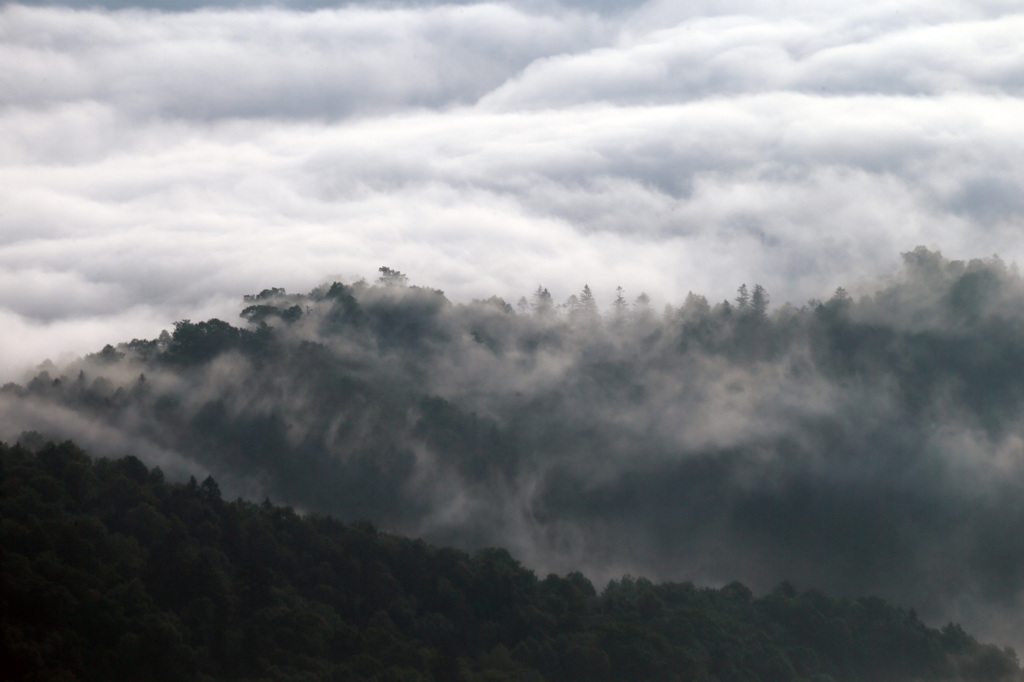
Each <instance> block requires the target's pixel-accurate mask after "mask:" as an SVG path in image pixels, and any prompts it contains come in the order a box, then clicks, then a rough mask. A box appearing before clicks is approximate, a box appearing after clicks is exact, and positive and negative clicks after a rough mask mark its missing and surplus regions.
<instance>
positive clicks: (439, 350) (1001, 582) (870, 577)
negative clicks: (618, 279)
mask: <svg viewBox="0 0 1024 682" xmlns="http://www.w3.org/2000/svg"><path fill="white" fill-rule="evenodd" d="M903 262H904V267H903V270H902V271H901V272H899V273H895V274H894V275H892V276H891V277H889V278H886V279H884V280H881V281H878V282H873V283H870V282H869V283H851V284H850V286H849V288H848V290H847V289H843V288H840V289H838V290H836V291H834V292H829V293H827V294H825V295H823V297H822V299H821V300H814V301H810V302H808V303H806V304H803V305H800V306H796V305H791V304H788V303H782V304H780V303H779V302H778V301H777V300H773V298H772V296H771V293H770V292H768V291H766V290H765V289H764V287H761V286H759V285H758V284H756V283H747V284H743V283H742V282H741V283H740V284H738V285H736V286H735V287H734V288H735V289H736V294H735V296H733V297H731V299H730V300H724V301H719V302H715V301H709V300H707V299H706V298H705V297H704V296H702V295H700V294H698V293H691V294H690V295H689V296H687V297H686V299H685V301H682V302H681V303H680V305H678V306H672V305H670V306H667V307H666V308H665V309H663V310H656V309H655V308H654V307H653V306H652V305H651V303H650V299H649V298H648V297H647V296H645V295H643V294H636V295H632V294H627V293H626V289H621V288H620V290H619V291H618V292H615V294H614V296H612V295H611V294H610V292H609V295H608V297H607V299H608V300H607V301H606V300H605V299H603V298H602V296H599V295H598V294H597V293H596V292H593V291H591V290H590V288H589V287H587V286H585V285H582V286H581V288H580V290H579V291H578V292H576V293H575V294H573V295H571V296H568V298H566V299H561V298H560V297H559V298H558V299H556V297H555V296H554V295H553V294H552V293H551V292H550V291H549V290H548V289H547V288H546V287H545V286H543V285H538V287H537V288H536V290H535V291H533V292H530V293H528V294H526V295H524V296H523V297H522V298H521V299H520V300H518V301H515V302H510V301H505V300H502V299H500V298H497V297H493V296H492V297H489V298H481V299H479V300H474V301H471V302H469V303H453V302H452V301H450V300H448V299H447V298H446V297H445V295H444V294H443V293H442V292H440V291H437V290H435V289H431V288H429V287H423V286H418V285H416V284H413V283H411V280H410V278H409V277H408V276H407V275H405V274H404V273H402V272H400V271H398V270H395V269H393V268H390V267H382V268H381V269H380V278H379V279H378V281H376V282H374V283H369V282H365V281H357V282H349V283H344V282H330V283H325V284H324V285H322V286H319V287H317V288H316V289H314V290H313V291H310V292H308V293H301V294H294V293H288V292H287V291H285V290H284V289H283V288H268V289H265V290H263V291H261V292H259V293H258V294H253V295H250V296H247V297H245V299H244V300H243V301H242V302H241V306H240V309H239V312H240V316H239V318H238V319H237V320H231V321H225V320H218V319H211V320H205V321H198V322H193V321H191V320H181V321H178V322H177V323H175V324H174V326H173V330H171V331H168V332H167V333H165V334H162V335H161V336H160V337H159V338H156V339H141V340H140V339H136V340H132V341H129V342H124V343H112V344H111V345H109V346H107V347H106V348H103V349H99V350H98V351H97V352H96V353H95V354H93V355H90V356H88V357H86V358H82V359H80V360H77V361H74V362H71V363H68V364H66V365H63V366H56V365H50V366H46V367H42V368H40V369H39V370H38V371H37V372H36V373H35V374H34V375H33V376H31V377H30V378H28V379H27V380H25V381H24V382H22V383H21V384H8V385H6V386H4V387H3V389H2V390H0V415H2V423H0V431H2V433H3V435H4V437H6V438H7V439H8V440H12V441H13V440H14V439H16V438H17V437H18V434H20V433H21V432H22V431H25V430H35V431H38V432H40V433H42V434H44V435H45V437H46V438H49V439H55V440H58V441H59V440H62V439H73V440H75V441H76V442H78V443H80V444H82V445H83V446H84V447H87V448H88V449H89V450H90V451H92V452H94V453H96V454H98V455H102V456H119V455H125V454H133V455H135V456H138V457H139V458H141V459H142V460H143V461H145V462H146V463H147V464H148V465H151V466H152V465H159V466H161V467H162V468H163V470H164V471H166V472H167V474H168V476H169V477H170V478H172V480H185V479H187V477H188V476H189V475H195V476H196V477H197V479H198V480H203V479H205V478H206V476H208V475H212V476H214V477H215V478H216V480H217V481H218V482H219V485H220V486H221V487H222V489H223V490H224V491H225V492H226V493H228V494H229V495H230V496H231V497H235V496H239V495H241V496H243V497H244V498H246V499H250V500H262V499H264V498H265V497H267V496H269V497H270V498H271V499H273V500H277V501H280V502H282V503H284V504H288V505H293V506H294V507H296V508H298V509H300V510H302V511H303V512H315V513H323V514H330V515H332V516H334V517H336V518H338V519H341V520H343V521H353V520H355V519H370V520H371V521H372V522H373V523H375V524H377V525H378V526H380V527H382V528H385V529H387V530H389V531H391V532H395V533H399V534H405V535H410V536H414V537H422V538H424V539H426V540H428V541H430V542H435V543H440V544H445V545H454V546H458V547H461V548H463V549H466V550H474V549H477V548H481V547H487V546H502V547H507V548H508V549H509V550H510V551H511V552H512V553H513V554H514V555H515V556H517V557H519V558H520V560H521V561H523V562H524V564H525V565H527V566H529V567H530V568H532V569H535V570H538V571H540V572H541V573H547V572H554V573H558V574H565V573H567V572H570V571H577V570H578V571H582V572H583V573H584V574H585V575H587V576H588V577H590V578H591V579H593V580H596V581H598V582H603V581H606V580H607V579H610V578H615V577H618V576H621V575H622V574H623V573H625V572H630V573H633V574H637V575H646V576H649V577H650V578H652V579H656V580H669V581H686V580H689V581H693V582H694V583H696V584H701V585H716V584H717V585H721V584H724V583H726V582H729V581H732V580H740V581H742V582H743V583H745V584H747V585H749V586H751V588H753V589H754V590H755V591H759V592H765V591H768V590H771V589H773V587H774V586H775V585H777V584H778V583H779V582H780V581H782V580H792V581H793V582H794V583H796V584H799V585H805V586H808V587H813V588H816V589H821V590H824V591H826V592H828V593H831V594H836V595H840V596H843V595H845V596H850V597H855V596H857V595H862V594H878V595H880V596H882V597H884V598H886V599H890V600H893V601H895V602H896V603H899V604H907V605H913V606H914V608H916V609H918V612H919V613H920V614H921V617H922V618H924V619H925V620H926V621H927V622H945V621H949V620H957V621H961V622H964V623H965V624H966V625H968V626H969V627H970V628H971V629H973V630H974V631H976V632H979V633H980V634H981V635H982V636H983V637H985V638H990V639H996V640H997V641H1000V642H1004V643H1011V644H1015V645H1019V644H1020V643H1022V642H1024V616H1022V615H1021V614H1022V613H1024V612H1022V611H1021V609H1020V608H1019V607H1020V604H1021V602H1022V600H1024V571H1021V570H1020V569H1021V566H1024V536H1022V535H1021V534H1020V533H1019V528H1021V527H1024V496H1022V495H1020V490H1021V489H1024V466H1022V457H1024V449H1022V447H1021V443H1024V419H1022V416H1024V361H1022V358H1024V283H1022V281H1021V278H1020V276H1019V274H1018V273H1017V271H1016V269H1015V267H1012V266H1007V265H1006V264H1004V263H1003V262H1002V261H1001V260H1000V259H999V258H998V257H991V258H986V259H974V260H965V261H961V260H950V259H948V258H946V257H944V256H943V255H942V254H941V253H939V252H937V251H933V250H929V249H926V248H923V247H920V248H917V249H915V250H913V251H910V252H908V253H906V254H904V257H903ZM627 284H628V283H627ZM851 292H852V293H851ZM483 293H484V295H486V292H483Z"/></svg>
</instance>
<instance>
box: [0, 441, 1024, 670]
mask: <svg viewBox="0 0 1024 682" xmlns="http://www.w3.org/2000/svg"><path fill="white" fill-rule="evenodd" d="M0 475H2V479H0V492H2V496H0V518H2V520H3V522H2V527H0V529H2V530H0V533H2V534H0V586H2V589H0V659H2V660H4V661H6V663H5V671H4V678H5V679H8V680H76V679H77V680H112V679H133V680H189V679H197V680H275V681H276V682H280V681H283V680H380V681H389V682H390V681H395V682H399V681H401V682H415V681H419V682H426V681H429V680H436V681H438V682H442V681H445V682H447V681H449V680H451V681H455V680H459V681H466V682H469V681H481V682H482V681H488V682H500V681H504V680H521V681H531V682H539V681H541V680H550V681H552V682H555V681H563V680H564V681H569V680H579V681H580V682H583V681H586V682H600V681H602V680H632V681H635V682H643V681H646V680H651V681H654V680H718V681H719V682H732V681H740V680H747V681H755V680H757V681H762V680H763V681H768V680H773V681H774V680H778V681H784V680H793V681H797V680H807V681H811V680H814V681H818V682H823V681H825V680H835V681H840V680H842V681H846V680H849V681H853V680H872V681H873V682H885V681H887V680H892V681H893V682H896V681H900V682H908V681H910V680H978V681H981V680H986V681H993V682H994V681H996V680H1007V681H1008V680H1019V679H1022V676H1021V671H1020V669H1019V667H1018V664H1017V660H1016V657H1015V655H1014V654H1013V652H1012V651H1010V650H1000V649H998V648H996V647H993V646H989V645H983V644H979V643H978V642H977V641H975V639H974V638H972V637H971V636H969V635H968V634H966V633H965V632H964V631H963V630H962V629H961V628H960V627H959V626H958V625H954V624H949V625H947V626H946V627H945V628H943V629H941V630H936V629H932V628H929V627H926V626H925V625H923V624H922V623H921V621H920V620H919V619H918V618H917V616H916V614H915V613H914V612H913V611H906V610H904V609H901V608H897V607H895V606H892V605H890V604H888V603H886V602H885V601H883V600H881V599H878V598H875V597H865V598H860V599H838V600H837V599H833V598H830V597H828V596H826V595H825V594H823V593H821V592H819V591H816V590H808V591H805V592H799V591H798V590H797V589H795V588H794V587H793V586H792V585H790V584H788V583H784V584H781V585H779V586H778V587H777V588H776V589H775V590H773V591H772V592H771V593H769V594H767V595H764V596H761V597H754V596H753V595H752V593H751V591H750V590H749V589H747V588H746V587H744V586H743V585H741V584H739V583H732V584H729V585H727V586H725V587H723V588H721V589H710V588H698V587H696V586H694V585H692V584H690V583H664V584H654V583H652V582H650V581H648V580H646V579H643V578H631V577H628V576H627V577H623V578H621V579H619V580H614V581H611V582H610V583H609V584H608V585H607V586H606V587H605V588H604V589H603V590H602V591H601V592H600V594H599V593H598V592H597V591H596V590H595V588H594V587H593V585H592V584H591V583H590V581H589V580H587V578H585V577H584V576H583V575H582V574H580V573H569V574H568V575H565V576H557V575H548V576H547V577H545V578H543V579H541V578H538V577H537V576H536V575H535V574H534V573H533V572H532V571H529V570H527V569H525V568H524V567H523V566H522V565H521V564H520V563H519V562H518V561H517V560H515V559H514V558H513V557H512V556H511V555H510V554H509V553H508V552H507V551H505V550H503V549H497V548H486V549H481V550H479V551H476V552H475V553H473V554H469V553H466V552H463V551H461V550H457V549H451V548H444V547H436V546H432V545H429V544H426V543H424V542H423V541H420V540H413V539H408V538H404V537H400V536H396V535H392V534H387V533H382V532H380V531H378V530H377V529H376V528H375V527H374V526H373V525H371V524H370V523H368V522H359V523H353V524H345V523H341V522H339V521H337V520H334V519H331V518H329V517H326V516H320V515H316V514H311V515H306V516H302V515H299V514H297V513H296V512H295V511H294V510H292V509H290V508H287V507H279V506H274V505H273V504H271V503H269V502H264V503H263V504H254V503H251V502H245V501H242V500H237V501H234V502H226V501H224V500H223V499H221V493H220V490H219V486H218V485H217V483H216V481H215V480H214V479H212V478H207V479H205V480H204V481H203V482H201V483H198V482H197V481H196V480H195V479H191V480H190V481H189V482H188V483H187V484H175V483H168V482H167V481H166V480H165V478H164V475H163V473H162V472H161V471H160V470H159V469H155V468H154V469H150V468H148V467H146V466H145V465H144V464H143V463H142V462H140V461H139V460H138V459H136V458H134V457H126V458H122V459H118V460H107V459H99V460H92V459H90V458H89V457H88V456H87V455H86V454H85V453H84V452H83V451H82V450H81V449H79V448H78V447H77V446H75V445H74V444H72V443H63V444H61V445H54V444H52V443H51V444H48V445H45V446H43V447H41V448H40V449H39V450H38V452H32V451H31V450H28V449H25V448H23V447H21V446H20V445H15V446H13V447H12V446H8V445H4V444H0Z"/></svg>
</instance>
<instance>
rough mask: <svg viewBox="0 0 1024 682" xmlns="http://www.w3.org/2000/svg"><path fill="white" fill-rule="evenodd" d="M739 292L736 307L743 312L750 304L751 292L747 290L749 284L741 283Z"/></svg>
mask: <svg viewBox="0 0 1024 682" xmlns="http://www.w3.org/2000/svg"><path fill="white" fill-rule="evenodd" d="M736 291H737V293H738V294H739V295H738V296H736V307H737V308H738V309H739V310H740V312H743V311H745V310H746V309H747V307H748V306H749V305H750V292H748V291H747V285H746V284H741V285H740V288H739V289H737V290H736Z"/></svg>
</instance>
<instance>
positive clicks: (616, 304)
mask: <svg viewBox="0 0 1024 682" xmlns="http://www.w3.org/2000/svg"><path fill="white" fill-rule="evenodd" d="M625 293H626V290H625V289H623V288H622V287H621V286H618V287H615V300H614V301H612V312H613V314H614V315H615V319H616V320H621V319H622V318H623V317H624V316H625V315H626V311H627V310H628V309H629V304H627V303H626V297H625V295H624V294H625Z"/></svg>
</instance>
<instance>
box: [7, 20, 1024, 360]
mask: <svg viewBox="0 0 1024 682" xmlns="http://www.w3.org/2000/svg"><path fill="white" fill-rule="evenodd" d="M706 5H707V6H702V5H700V4H699V3H687V4H686V6H685V7H681V6H680V3H658V2H651V3H648V4H646V5H644V6H643V7H641V8H639V9H638V10H637V11H635V12H634V13H632V14H626V15H604V16H602V15H601V14H597V13H591V12H585V11H579V10H576V11H570V10H566V9H561V8H557V7H553V8H549V9H547V10H541V9H538V6H533V7H532V8H531V9H528V10H527V9H522V8H517V7H516V6H512V5H498V4H485V5H463V6H429V7H418V8H417V7H406V8H395V9H390V10H388V9H371V8H367V7H362V8H360V7H349V8H345V9H337V10H322V11H317V12H309V13H300V12H290V11H284V10H280V9H262V10H237V11H227V10H203V11H196V12H185V13H177V14H163V13H159V12H153V11H143V10H128V11H123V12H107V11H98V10H92V11H71V10H67V9H60V8H49V9H38V8H29V7H24V6H18V5H8V6H5V7H3V8H2V9H0V65H2V66H0V129H3V130H4V135H3V136H2V137H0V188H2V189H0V225H2V227H0V283H2V284H3V285H4V288H3V293H2V294H0V307H2V308H3V310H4V311H5V312H4V314H5V315H7V316H8V318H11V319H14V320H15V322H14V326H13V327H11V329H17V330H20V333H22V334H27V336H26V337H25V338H31V339H33V341H32V342H31V344H20V342H18V341H14V340H11V339H12V338H13V337H14V334H13V333H8V332H5V339H6V341H5V343H6V345H7V347H8V348H9V349H13V348H14V347H15V346H17V347H18V348H19V350H17V351H14V350H10V351H9V353H8V354H5V362H6V364H7V367H8V369H7V370H5V371H7V372H8V375H10V372H11V371H13V369H12V368H13V366H14V364H15V362H16V361H15V360H11V359H7V358H17V362H21V361H25V362H36V361H38V360H41V359H42V357H43V356H45V355H53V354H54V353H55V352H56V349H57V348H58V347H59V344H61V343H68V344H69V345H68V346H67V349H68V350H73V351H76V352H82V351H85V350H94V349H95V348H97V347H99V346H102V344H103V343H106V342H114V341H118V340H122V339H126V338H131V337H132V336H142V335H146V334H153V333H154V331H153V330H154V329H156V328H157V325H156V324H155V322H156V320H155V319H154V318H155V317H159V316H161V315H167V316H168V317H167V318H166V319H163V320H162V322H161V323H160V326H162V327H167V326H169V325H170V323H171V322H172V321H173V319H176V318H178V317H192V318H193V319H199V318H200V317H202V314H201V312H202V311H206V310H217V311H219V312H218V314H221V315H227V316H230V315H231V314H232V313H231V311H230V309H229V308H230V306H226V305H224V301H226V300H231V299H232V298H234V297H237V296H239V295H240V294H242V293H246V292H253V291H258V290H260V289H262V288H264V287H267V286H285V287H288V288H290V289H307V288H311V287H312V286H314V285H316V284H317V283H319V282H320V281H321V280H322V279H323V278H324V277H327V276H330V275H333V274H335V273H340V274H341V275H342V276H344V277H347V278H350V279H351V278H355V277H358V276H360V275H363V276H367V277H372V276H373V275H374V273H375V272H376V268H377V267H378V266H379V265H382V264H387V265H390V266H392V267H396V268H399V269H401V270H403V271H405V272H407V273H408V274H409V275H410V276H411V277H412V279H413V281H414V282H415V283H420V284H424V285H429V286H435V287H438V288H441V289H444V290H445V291H446V292H447V293H448V294H449V295H450V296H452V297H454V298H456V299H458V300H467V299H469V298H473V297H486V296H489V295H491V294H499V295H502V296H505V297H506V298H509V299H512V300H514V299H516V298H518V297H519V296H520V295H523V294H528V293H529V292H530V291H532V290H533V289H534V288H535V287H536V285H537V284H538V283H543V284H544V285H545V286H548V287H549V288H550V289H551V290H552V292H553V293H554V294H555V296H556V298H558V299H559V300H561V299H564V298H565V297H566V296H568V295H569V294H570V293H573V292H575V291H578V290H579V288H580V287H581V286H582V285H583V283H589V284H590V286H591V287H592V288H593V289H594V291H595V292H596V293H597V295H598V296H599V299H600V300H602V301H606V300H610V299H611V297H612V295H613V292H614V288H615V286H616V285H619V284H621V285H622V286H624V287H626V289H627V291H629V292H633V293H634V294H635V293H639V292H640V291H641V290H646V291H647V292H648V293H650V294H652V295H654V296H655V301H656V303H658V304H662V303H664V302H666V301H671V302H675V303H678V302H680V301H681V299H682V298H683V297H684V296H685V294H686V291H687V290H690V289H693V290H695V291H701V292H704V293H707V294H708V295H709V297H712V298H723V297H725V296H731V295H732V290H733V289H734V288H735V286H737V285H738V284H739V283H740V282H743V281H746V282H754V281H758V282H761V283H763V284H764V285H766V286H767V287H768V288H769V290H770V291H771V292H772V293H773V299H774V300H775V301H777V302H779V303H781V302H783V301H784V300H787V299H788V300H792V301H793V302H795V303H801V302H803V301H804V300H805V299H806V298H808V297H810V296H824V295H827V294H828V293H829V292H830V291H831V290H832V289H833V288H834V287H835V286H837V285H839V284H845V285H849V284H851V283H854V282H855V281H856V280H857V279H859V278H861V277H864V276H868V275H872V274H875V273H878V272H884V271H886V270H888V269H889V268H891V267H894V266H895V265H896V264H897V263H898V253H899V252H900V251H902V250H907V249H909V248H912V247H913V246H915V245H917V244H922V243H923V244H934V245H937V246H940V247H941V248H943V250H944V251H945V252H946V253H947V254H949V255H953V256H956V255H964V256H974V255H986V254H989V253H992V252H999V253H1000V254H1001V255H1003V256H1004V258H1006V259H1007V260H1012V259H1014V258H1020V257H1021V256H1022V255H1024V252H1022V250H1021V247H1020V246H1019V239H1017V232H1018V225H1019V223H1020V220H1021V216H1022V214H1024V200H1021V199H1020V197H1021V196H1024V194H1022V192H1021V190H1022V189H1024V154H1022V151H1024V149H1022V146H1024V138H1021V136H1020V134H1019V121H1020V120H1022V115H1024V104H1022V102H1021V99H1020V98H1019V96H1018V95H1019V93H1020V87H1021V83H1022V81H1024V51H1022V50H1021V48H1020V47H1019V39H1018V37H1019V35H1021V32H1022V30H1024V13H1020V12H1019V10H1017V13H1013V11H1014V10H1015V8H1014V7H1013V5H1011V4H1010V3H999V2H988V3H959V2H938V3H913V2H901V3H874V4H867V5H864V4H861V5H857V6H856V7H851V6H848V3H847V4H839V3H820V2H817V3H811V2H799V3H789V4H788V7H789V9H788V10H787V11H786V12H781V11H780V10H778V8H777V4H776V3H755V2H745V3H719V2H716V3H707V4H706ZM209 301H218V303H217V304H215V305H214V304H210V303H208V302H209ZM211 306H212V307H211ZM140 310H142V311H146V312H145V314H142V315H136V314H135V313H134V312H125V311H140ZM133 320H135V322H132V321H133ZM104 321H107V322H109V327H107V328H106V330H104V329H103V325H104V324H105V322H104ZM133 324H134V325H135V326H132V325H133ZM76 325H78V326H80V327H81V329H82V330H83V331H82V333H75V332H74V331H73V330H74V329H76V328H78V327H76Z"/></svg>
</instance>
